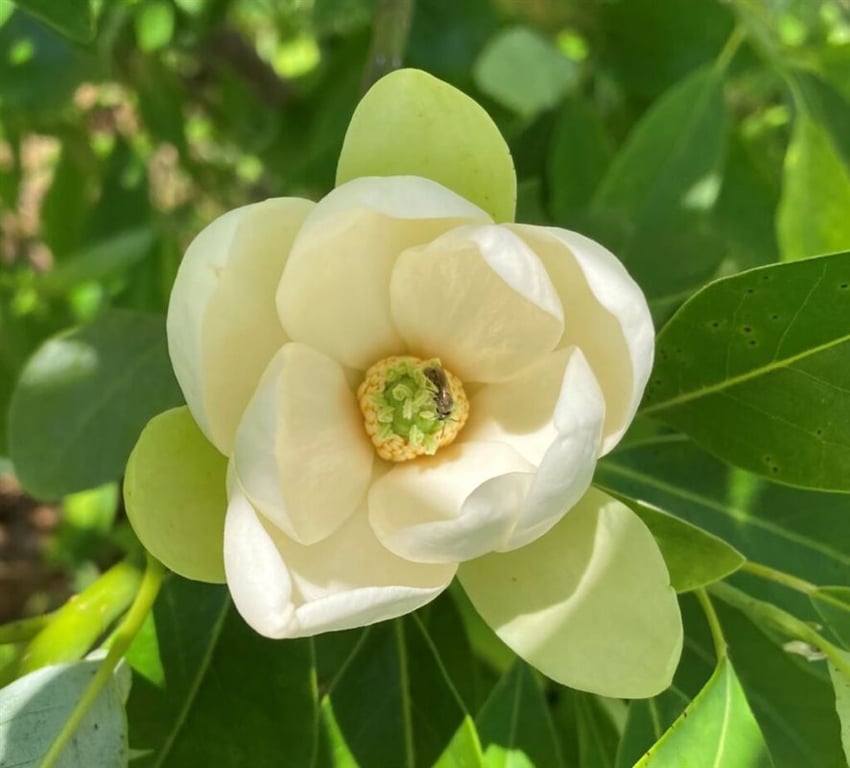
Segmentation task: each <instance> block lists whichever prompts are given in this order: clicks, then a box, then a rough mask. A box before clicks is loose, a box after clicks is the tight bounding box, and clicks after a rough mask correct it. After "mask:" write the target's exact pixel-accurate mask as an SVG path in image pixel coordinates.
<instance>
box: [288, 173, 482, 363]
mask: <svg viewBox="0 0 850 768" xmlns="http://www.w3.org/2000/svg"><path fill="white" fill-rule="evenodd" d="M472 221H474V222H488V221H491V219H490V217H489V216H488V215H487V214H486V213H484V211H482V210H481V209H480V208H478V207H477V206H475V205H473V204H472V203H470V202H468V201H467V200H464V199H463V198H462V197H460V196H459V195H457V194H455V193H454V192H452V191H451V190H448V189H446V188H445V187H443V186H441V185H439V184H437V183H436V182H434V181H430V180H429V179H423V178H419V177H416V176H391V177H366V178H360V179H354V180H353V181H350V182H348V183H347V184H343V185H342V186H340V187H337V188H336V189H335V190H333V191H332V192H331V193H330V194H328V196H327V197H325V198H324V199H323V200H321V201H320V202H319V203H318V204H317V205H316V207H315V208H314V209H313V211H312V213H311V214H310V215H309V216H308V217H307V219H306V221H305V222H304V226H303V227H302V229H301V232H300V233H299V235H298V238H297V239H296V241H295V244H294V245H293V248H292V254H291V256H290V259H289V261H288V262H287V265H286V270H285V271H284V273H283V277H282V279H281V281H280V285H279V287H278V292H277V308H278V313H279V315H280V320H281V323H282V324H283V327H284V328H285V329H286V331H287V332H288V333H289V335H290V337H291V338H292V339H294V340H296V341H301V342H304V343H306V344H310V345H311V346H313V347H315V348H316V349H319V350H321V351H322V352H324V353H325V354H327V355H330V356H331V357H333V358H334V359H335V360H337V361H339V362H340V363H342V364H343V365H345V366H348V367H351V368H356V369H359V370H365V369H366V368H368V367H369V366H370V365H372V364H373V363H374V362H375V361H376V360H379V359H381V358H382V357H386V356H388V355H390V354H398V353H400V352H403V351H404V342H403V341H402V339H401V337H400V335H399V334H398V331H397V330H396V327H395V324H394V322H393V319H392V316H391V313H390V299H389V283H390V275H391V273H392V269H393V266H394V264H395V262H396V259H397V258H398V255H399V253H401V252H402V251H403V250H405V249H407V248H410V247H411V246H416V245H420V244H422V243H428V242H430V241H431V240H433V239H434V238H435V237H437V236H439V235H441V234H443V233H444V232H446V231H447V230H450V229H452V228H453V227H455V226H457V225H459V224H466V223H469V222H472Z"/></svg>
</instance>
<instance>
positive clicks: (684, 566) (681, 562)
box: [625, 499, 745, 592]
mask: <svg viewBox="0 0 850 768" xmlns="http://www.w3.org/2000/svg"><path fill="white" fill-rule="evenodd" d="M625 501H626V503H627V504H628V505H629V506H630V507H631V508H632V510H634V512H635V513H636V514H637V515H638V517H640V519H641V520H643V522H644V524H645V525H646V527H647V528H649V530H650V531H651V532H652V535H653V536H654V537H655V541H656V542H657V543H658V547H659V549H660V550H661V554H662V555H663V556H664V562H665V563H667V570H668V571H670V583H671V584H672V585H673V587H674V588H675V590H676V591H677V592H689V591H691V590H693V589H699V588H700V587H704V586H706V585H708V584H711V583H713V582H715V581H720V580H721V579H724V578H726V577H727V576H728V575H729V574H731V573H734V572H735V571H737V570H738V568H740V567H741V566H742V565H743V564H744V562H745V558H744V556H743V555H742V554H741V553H740V552H738V551H737V550H736V549H735V548H734V547H733V546H731V545H730V544H727V543H726V542H725V541H723V539H719V538H718V537H717V536H714V535H713V534H711V533H708V532H707V531H703V530H701V529H700V528H697V527H696V526H694V525H691V524H690V523H686V522H685V521H684V520H680V519H679V518H677V517H674V516H673V515H670V514H667V513H666V512H664V511H662V510H660V509H658V508H657V507H654V506H652V505H650V504H645V503H642V502H640V501H634V500H628V499H626V500H625Z"/></svg>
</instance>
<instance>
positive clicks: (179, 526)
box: [124, 406, 227, 583]
mask: <svg viewBox="0 0 850 768" xmlns="http://www.w3.org/2000/svg"><path fill="white" fill-rule="evenodd" d="M226 471H227V460H226V459H225V458H224V456H222V455H221V454H220V453H219V452H218V451H217V450H216V449H215V448H214V447H213V446H212V444H211V443H209V442H208V441H207V439H206V438H205V437H204V435H203V434H202V433H201V430H200V429H198V425H197V424H196V423H195V421H194V420H193V419H192V416H191V414H190V413H189V409H188V408H186V407H185V406H184V407H182V408H173V409H172V410H170V411H165V412H164V413H161V414H159V416H156V417H154V418H153V419H151V420H150V421H149V422H148V425H147V426H146V427H145V429H144V431H143V432H142V434H141V436H140V437H139V442H137V443H136V447H135V448H134V449H133V453H132V454H130V459H129V461H128V462H127V474H126V475H125V477H124V503H125V505H126V507H127V517H128V518H129V519H130V524H131V525H132V526H133V530H134V531H135V532H136V535H137V536H138V537H139V539H140V540H141V542H142V544H144V545H145V547H146V548H147V549H148V550H149V551H150V552H151V554H153V556H154V557H156V558H157V559H158V560H161V561H162V562H163V563H164V564H165V565H166V566H167V567H168V568H170V569H171V570H172V571H174V572H175V573H179V574H180V575H181V576H185V577H186V578H189V579H196V580H197V581H209V582H213V583H221V582H223V581H224V559H223V546H224V545H223V541H224V515H225V512H226V511H227V495H226V492H225V474H226Z"/></svg>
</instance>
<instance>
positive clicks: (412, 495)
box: [369, 442, 534, 563]
mask: <svg viewBox="0 0 850 768" xmlns="http://www.w3.org/2000/svg"><path fill="white" fill-rule="evenodd" d="M533 470H534V467H533V465H531V464H530V463H529V462H528V461H526V460H525V459H523V457H522V456H520V455H519V453H517V452H516V451H515V450H513V449H512V448H511V447H509V446H507V445H502V444H500V443H468V442H467V443H463V444H461V445H451V446H448V447H447V448H442V449H441V450H440V451H439V453H438V454H437V455H436V456H433V457H430V458H419V459H417V460H416V461H411V462H407V463H404V464H399V465H397V466H395V467H393V468H392V469H391V470H390V471H389V472H387V473H386V474H385V475H383V476H382V477H381V478H380V479H378V480H377V481H376V482H375V483H374V484H373V485H372V488H371V489H370V491H369V520H370V522H371V524H372V528H373V529H374V531H375V533H376V535H377V536H378V538H379V539H380V540H381V543H382V544H383V545H384V546H385V547H387V548H388V549H390V550H391V551H393V552H395V553H396V554H397V555H399V556H401V557H405V558H409V559H410V560H416V561H417V562H423V563H456V562H458V561H461V560H468V559H470V558H474V557H478V556H480V555H482V554H484V553H486V552H491V551H492V550H494V549H496V548H498V547H499V546H500V545H501V544H502V542H504V541H505V539H506V537H507V535H508V534H509V532H510V530H511V528H512V527H513V525H514V523H515V521H516V517H517V515H518V514H519V502H520V500H521V498H522V497H521V495H520V496H516V495H514V496H513V497H510V498H506V497H505V496H504V495H503V494H502V493H501V492H500V488H502V487H503V484H504V483H506V482H507V481H503V480H500V479H499V478H500V476H503V475H510V474H514V473H529V472H533ZM488 481H489V482H488Z"/></svg>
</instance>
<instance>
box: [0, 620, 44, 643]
mask: <svg viewBox="0 0 850 768" xmlns="http://www.w3.org/2000/svg"><path fill="white" fill-rule="evenodd" d="M54 616H55V613H44V614H42V615H41V616H31V617H29V618H26V619H18V621H10V622H9V623H8V624H3V625H2V626H0V645H9V644H10V643H23V642H26V641H27V640H32V638H34V637H35V636H36V635H37V634H38V633H39V632H41V630H42V629H44V628H45V627H46V626H47V625H48V624H49V623H50V620H51V619H52V618H53V617H54Z"/></svg>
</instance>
